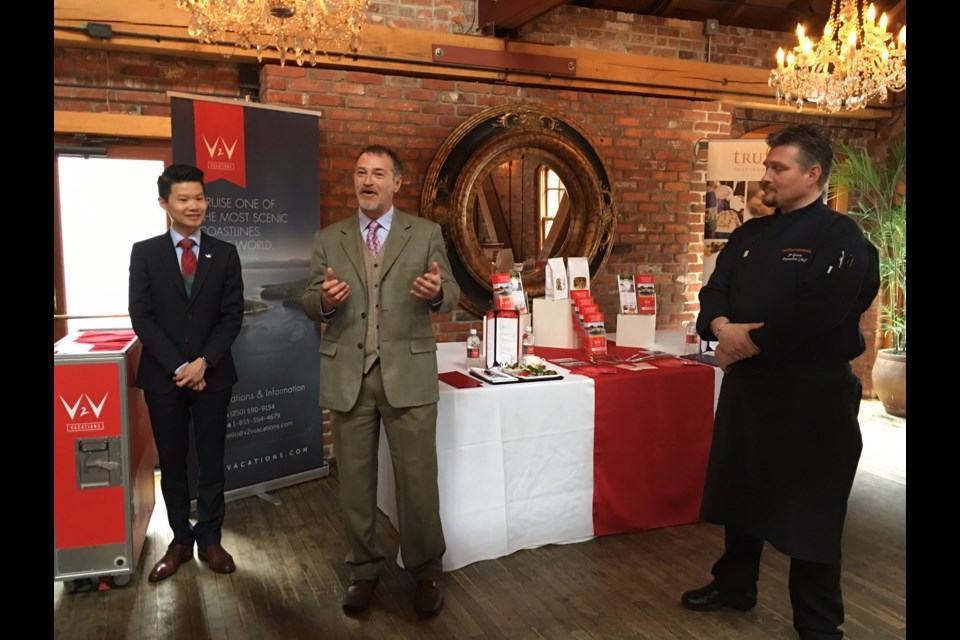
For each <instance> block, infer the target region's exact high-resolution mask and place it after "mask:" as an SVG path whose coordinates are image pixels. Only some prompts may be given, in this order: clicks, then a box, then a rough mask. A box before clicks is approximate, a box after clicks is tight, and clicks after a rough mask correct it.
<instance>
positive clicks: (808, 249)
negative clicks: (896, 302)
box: [697, 200, 879, 562]
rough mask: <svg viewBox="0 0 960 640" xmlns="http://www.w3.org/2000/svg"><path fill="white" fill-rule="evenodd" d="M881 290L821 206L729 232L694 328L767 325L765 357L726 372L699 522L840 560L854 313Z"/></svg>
mask: <svg viewBox="0 0 960 640" xmlns="http://www.w3.org/2000/svg"><path fill="white" fill-rule="evenodd" d="M878 288H879V267H878V264H877V253H876V249H875V248H874V247H873V246H872V245H871V244H870V243H869V242H868V241H867V240H866V239H865V238H864V236H863V233H862V232H861V231H860V228H859V227H858V226H857V224H856V223H855V222H854V221H853V220H852V219H850V218H848V217H847V216H844V215H842V214H839V213H837V212H835V211H833V210H831V209H830V208H829V207H827V206H826V205H824V204H823V203H822V202H820V201H819V200H818V201H816V202H814V203H812V204H810V205H808V206H806V207H803V208H801V209H798V210H796V211H792V212H790V213H786V214H784V213H781V212H780V211H779V210H777V211H776V212H775V213H774V214H773V215H771V216H765V217H761V218H754V219H752V220H749V221H748V222H747V223H745V224H744V225H742V226H741V227H739V228H738V229H737V230H736V231H734V233H733V234H732V235H731V237H730V240H729V241H728V242H727V245H726V246H725V247H724V248H723V250H722V251H721V252H720V254H719V256H718V257H717V265H716V270H715V271H714V273H713V275H712V276H711V278H710V281H709V282H708V283H707V285H706V286H704V287H703V289H702V290H701V292H700V309H701V311H700V315H699V316H698V318H697V328H698V331H699V333H700V335H701V336H702V337H703V338H704V339H705V340H717V337H716V336H715V335H713V333H712V332H711V331H710V322H711V321H712V320H713V319H714V318H716V317H718V316H726V317H727V318H729V319H730V321H731V322H737V323H743V322H764V323H765V324H764V326H763V327H762V328H760V329H757V330H754V331H752V332H751V334H750V336H751V338H752V339H753V341H754V343H755V344H756V345H757V346H758V347H759V348H760V354H759V355H757V356H754V357H752V358H748V359H746V360H742V361H740V362H737V363H735V364H734V365H733V366H732V367H731V368H730V371H729V372H728V373H727V374H726V375H725V376H724V379H723V384H722V387H721V391H720V398H719V401H718V406H717V413H716V416H715V420H714V436H713V443H712V446H711V451H710V459H709V463H708V467H707V478H706V484H705V488H704V497H703V502H702V506H701V518H702V519H703V520H705V521H707V522H715V523H719V524H725V525H732V526H737V527H742V528H743V529H745V530H746V531H747V532H748V533H751V534H753V535H756V536H758V537H761V538H763V539H765V540H767V541H769V542H770V543H772V544H773V545H774V546H775V547H777V548H778V549H779V550H780V551H782V552H783V553H786V554H787V555H790V556H792V557H798V558H802V559H805V560H812V561H816V562H838V561H839V558H840V538H841V534H842V531H843V521H844V518H845V516H846V505H847V498H848V497H849V495H850V488H851V486H852V484H853V478H854V475H855V473H856V469H857V464H858V462H859V459H860V451H861V449H862V441H861V438H860V427H859V423H858V422H857V413H858V411H859V405H860V396H861V386H860V381H859V379H858V378H857V377H856V375H855V374H854V373H853V371H852V369H851V367H850V360H852V359H853V358H855V357H857V356H858V355H860V354H861V353H863V351H864V339H863V334H862V333H861V332H860V315H861V314H862V313H863V312H864V311H865V310H866V309H867V308H869V306H870V304H871V303H872V302H873V299H874V298H875V297H876V294H877V290H878Z"/></svg>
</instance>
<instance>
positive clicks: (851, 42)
mask: <svg viewBox="0 0 960 640" xmlns="http://www.w3.org/2000/svg"><path fill="white" fill-rule="evenodd" d="M797 40H798V44H797V46H795V47H794V48H793V49H792V50H791V51H790V52H789V53H787V54H784V51H783V49H782V48H780V49H778V50H777V68H776V69H773V70H772V71H771V72H770V80H769V84H770V86H771V87H773V88H774V89H776V91H777V102H778V103H779V102H780V101H782V100H783V101H786V102H787V103H790V104H794V105H796V107H797V110H800V109H802V108H803V105H804V104H805V103H811V104H814V105H816V107H817V108H818V109H819V110H821V111H828V112H834V113H835V112H837V111H839V110H840V109H846V110H848V111H854V110H856V109H863V108H864V107H866V106H867V103H868V102H869V101H870V100H872V99H874V98H879V100H880V101H881V102H883V101H885V100H886V99H887V93H888V92H890V91H895V92H899V91H903V90H904V89H905V88H906V85H907V27H906V26H904V27H903V28H902V29H901V30H900V35H899V36H898V37H897V39H896V40H894V39H893V36H892V35H891V34H890V33H889V32H888V31H887V14H886V13H884V14H882V15H881V16H880V19H879V20H877V11H876V9H875V8H874V6H873V4H870V6H869V8H868V9H867V10H866V11H864V9H863V0H833V4H832V6H831V8H830V19H829V20H827V24H826V25H825V26H824V28H823V37H822V38H820V40H819V42H813V41H812V40H810V38H808V37H807V36H806V35H804V29H803V26H802V25H799V24H798V25H797Z"/></svg>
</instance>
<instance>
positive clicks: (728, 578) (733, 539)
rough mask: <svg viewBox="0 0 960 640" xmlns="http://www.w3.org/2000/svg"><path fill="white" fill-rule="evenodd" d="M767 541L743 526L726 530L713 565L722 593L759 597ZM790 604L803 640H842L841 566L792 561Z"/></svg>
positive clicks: (794, 622) (794, 621)
mask: <svg viewBox="0 0 960 640" xmlns="http://www.w3.org/2000/svg"><path fill="white" fill-rule="evenodd" d="M761 553H763V539H761V538H758V537H756V536H752V535H750V534H748V533H745V532H744V531H743V529H740V528H739V527H730V526H727V527H725V528H724V552H723V555H722V556H721V557H720V559H719V560H717V562H716V564H714V565H713V577H714V578H715V579H716V583H717V587H718V588H719V589H720V591H721V592H724V593H732V594H738V595H747V596H753V597H756V594H757V580H758V579H759V577H760V555H761ZM790 602H791V604H792V605H793V628H794V629H796V630H797V633H798V634H799V635H800V639H801V640H828V639H834V638H842V637H843V632H841V631H840V630H839V629H838V627H839V626H840V625H841V624H843V597H842V595H841V593H840V564H839V563H837V564H824V563H822V562H810V561H809V560H801V559H799V558H790Z"/></svg>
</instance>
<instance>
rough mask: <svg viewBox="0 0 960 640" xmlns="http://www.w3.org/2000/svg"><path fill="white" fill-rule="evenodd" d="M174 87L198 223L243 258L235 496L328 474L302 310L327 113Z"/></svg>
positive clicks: (228, 457)
mask: <svg viewBox="0 0 960 640" xmlns="http://www.w3.org/2000/svg"><path fill="white" fill-rule="evenodd" d="M170 95H171V100H170V103H171V121H172V143H173V161H174V162H176V163H185V164H192V165H195V166H197V167H199V168H200V169H201V170H203V172H204V174H205V175H204V180H205V185H204V187H205V191H206V196H207V215H206V220H205V221H204V223H203V225H202V227H201V230H202V231H203V232H204V233H207V234H209V235H211V236H215V237H217V238H219V239H221V240H224V241H227V242H233V243H234V244H235V245H236V247H237V250H238V252H239V253H240V261H241V264H242V266H243V285H244V319H243V327H242V329H241V330H240V335H239V336H238V337H237V339H236V341H235V342H234V344H233V355H234V358H235V360H236V363H237V369H238V376H239V380H238V382H237V384H236V385H234V388H233V397H232V398H231V401H230V407H229V409H228V411H227V442H226V452H225V459H224V463H225V465H226V490H227V498H228V499H231V498H237V497H241V496H243V495H250V494H254V493H261V492H263V491H267V490H270V489H275V488H279V487H282V486H287V485H290V484H295V483H297V482H303V481H306V480H310V479H313V478H315V477H322V476H326V475H327V474H328V472H329V470H328V467H327V464H326V462H325V461H324V459H323V423H322V418H321V412H320V407H319V396H320V391H319V388H320V371H319V367H320V364H319V357H318V355H317V350H318V348H319V344H320V335H319V329H318V327H317V326H316V325H315V324H314V323H313V322H312V321H311V320H310V319H309V318H307V317H306V316H305V315H304V313H303V311H302V310H301V309H300V294H301V292H302V291H303V288H304V286H305V285H306V280H307V278H308V277H309V275H310V255H311V253H312V242H313V236H314V233H315V232H316V231H317V229H318V226H319V219H320V216H319V212H320V184H319V160H320V133H319V121H318V118H319V113H317V112H310V111H296V110H289V109H283V108H277V107H266V106H263V105H256V104H248V103H244V102H240V101H233V100H219V99H206V98H203V99H201V98H197V97H193V96H189V95H176V94H170ZM202 250H203V247H202V246H201V251H202Z"/></svg>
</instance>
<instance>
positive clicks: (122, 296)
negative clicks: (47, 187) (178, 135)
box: [55, 156, 167, 339]
mask: <svg viewBox="0 0 960 640" xmlns="http://www.w3.org/2000/svg"><path fill="white" fill-rule="evenodd" d="M163 168H164V162H163V161H162V160H123V159H113V158H80V157H68V156H61V157H59V158H57V171H56V173H57V176H58V178H59V183H58V190H59V202H60V219H59V223H60V234H61V241H62V256H63V278H64V292H63V295H64V297H65V299H66V302H67V304H66V308H64V305H62V304H61V305H60V313H66V314H67V315H68V316H71V319H69V320H68V321H67V328H66V330H67V331H76V330H78V329H83V328H102V329H107V328H121V327H129V326H130V319H129V318H128V317H123V316H125V314H126V313H127V289H128V274H129V265H130V248H131V247H132V246H133V243H134V242H136V241H138V240H143V239H145V238H149V237H152V236H155V235H159V234H161V233H163V232H164V231H165V230H166V229H167V220H166V216H165V215H164V213H163V210H162V209H161V208H160V206H159V205H158V204H157V177H158V176H159V175H160V174H161V173H163ZM75 316H84V317H83V318H76V319H73V317H75ZM86 316H99V317H86ZM104 316H106V317H104ZM117 316H119V317H117ZM55 339H56V338H55Z"/></svg>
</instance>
